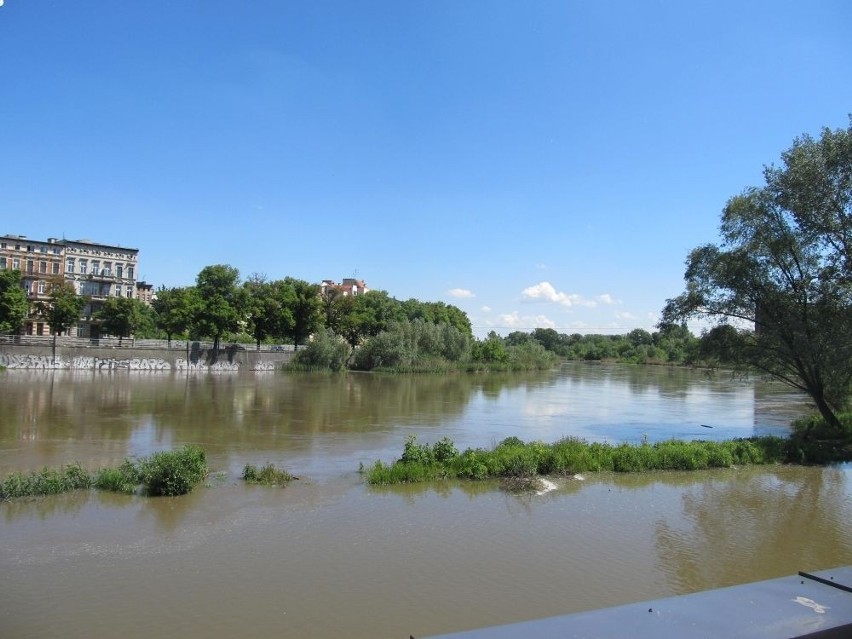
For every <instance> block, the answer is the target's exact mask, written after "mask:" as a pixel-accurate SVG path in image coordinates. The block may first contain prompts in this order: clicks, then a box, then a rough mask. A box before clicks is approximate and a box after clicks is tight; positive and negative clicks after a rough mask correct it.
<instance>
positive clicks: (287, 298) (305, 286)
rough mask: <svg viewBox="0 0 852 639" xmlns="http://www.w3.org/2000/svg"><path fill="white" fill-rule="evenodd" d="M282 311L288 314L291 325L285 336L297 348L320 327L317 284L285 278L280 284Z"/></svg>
mask: <svg viewBox="0 0 852 639" xmlns="http://www.w3.org/2000/svg"><path fill="white" fill-rule="evenodd" d="M281 290H282V310H283V312H284V313H287V314H289V319H290V320H291V323H290V325H289V328H288V329H287V331H286V334H287V335H288V336H289V337H292V339H293V345H294V346H295V347H296V348H298V347H299V344H304V343H305V342H306V341H307V339H308V338H309V337H310V336H311V334H312V333H314V331H316V330H317V329H318V328H320V327H321V326H322V321H323V315H322V299H321V298H320V287H319V284H311V283H309V282H306V281H305V280H299V279H295V278H292V277H285V278H284V280H283V281H282V283H281Z"/></svg>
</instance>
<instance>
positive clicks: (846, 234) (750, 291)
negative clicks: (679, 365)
mask: <svg viewBox="0 0 852 639" xmlns="http://www.w3.org/2000/svg"><path fill="white" fill-rule="evenodd" d="M781 159H782V165H781V166H778V167H776V166H770V167H767V168H766V169H765V170H764V180H765V185H764V186H763V187H761V188H750V189H747V190H746V191H744V192H743V193H741V194H740V195H737V196H735V197H733V198H731V199H730V200H729V201H728V203H727V205H726V206H725V208H724V210H723V213H722V221H721V227H720V235H721V238H722V242H721V244H719V245H713V244H708V245H705V246H701V247H698V248H696V249H694V250H693V251H692V252H691V253H690V254H689V257H688V258H687V266H686V273H685V280H686V290H685V291H684V292H683V293H682V294H681V295H680V296H678V297H676V298H674V299H671V300H668V302H667V304H666V307H665V309H664V311H663V324H662V325H666V324H670V323H674V322H680V321H683V320H685V319H687V318H691V317H703V318H709V319H711V320H716V321H717V322H720V323H726V322H731V321H734V322H735V323H736V322H739V324H738V325H737V326H738V330H736V331H734V332H731V331H730V330H727V331H725V332H724V333H722V332H720V333H718V334H717V335H716V336H715V337H716V338H717V339H716V340H715V341H714V342H713V343H710V344H708V345H706V347H707V348H712V347H713V345H714V344H716V345H718V346H719V347H720V348H724V349H726V351H727V352H729V353H730V352H735V353H737V357H738V358H739V359H740V361H742V362H743V363H746V364H748V365H751V366H754V367H756V368H758V369H760V370H762V371H765V372H766V373H768V374H770V375H772V376H773V377H775V378H777V379H779V380H781V381H783V382H785V383H787V384H789V385H790V386H793V387H795V388H798V389H800V390H802V391H804V392H806V393H807V394H808V395H809V396H810V397H811V398H812V399H813V401H814V403H815V404H816V407H817V409H818V410H819V412H820V413H821V414H822V416H823V417H824V418H825V419H826V421H827V422H828V423H830V424H834V425H836V424H839V421H838V418H837V413H838V412H839V411H842V410H843V409H845V408H846V407H847V406H848V403H849V398H850V392H851V391H852V365H850V362H852V255H850V248H852V118H850V126H849V128H847V129H838V130H829V129H824V130H823V131H822V135H821V136H820V138H819V139H814V138H811V137H810V136H807V135H805V136H802V137H800V138H797V139H796V140H795V141H794V142H793V145H792V147H790V149H788V150H787V151H785V152H784V153H783V154H782V156H781ZM743 324H748V325H749V326H753V327H754V329H753V330H751V329H746V328H742V327H741V326H742V325H743Z"/></svg>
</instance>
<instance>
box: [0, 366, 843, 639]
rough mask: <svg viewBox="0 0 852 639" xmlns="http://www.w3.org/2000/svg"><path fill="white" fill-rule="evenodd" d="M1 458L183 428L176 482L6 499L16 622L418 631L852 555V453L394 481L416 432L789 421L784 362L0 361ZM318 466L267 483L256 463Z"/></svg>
mask: <svg viewBox="0 0 852 639" xmlns="http://www.w3.org/2000/svg"><path fill="white" fill-rule="evenodd" d="M0 391H1V392H2V396H0V397H2V399H0V475H2V476H5V475H6V474H8V473H9V472H12V471H14V470H31V469H38V468H41V467H42V466H45V465H51V466H53V465H60V464H64V463H69V462H73V461H79V462H81V463H83V464H84V465H85V466H87V467H90V468H95V467H98V466H106V465H114V464H118V463H119V462H121V461H122V460H123V459H124V458H125V457H132V456H144V455H148V454H150V453H151V452H154V451H156V450H163V449H169V448H173V447H176V446H180V445H182V444H184V443H196V444H199V445H201V446H203V447H204V448H205V450H206V451H207V453H208V461H209V464H210V466H211V469H212V471H213V473H212V474H211V477H210V480H209V481H208V483H207V485H206V486H204V487H200V488H198V489H196V491H194V492H193V493H192V494H190V495H187V496H184V497H179V498H158V499H149V498H144V497H140V496H125V495H114V494H108V493H98V492H91V493H74V494H68V495H60V496H56V497H48V498H39V499H33V500H27V501H19V502H6V503H0V571H2V579H0V637H24V638H25V637H58V636H62V637H72V638H73V637H113V636H119V637H123V638H126V639H131V638H135V637H151V636H160V637H187V638H190V639H192V638H199V639H201V638H204V639H214V638H219V637H222V638H224V637H233V636H238V635H243V636H266V635H272V636H278V637H332V636H338V635H341V634H342V635H344V636H348V637H356V638H358V637H364V638H366V637H371V638H373V637H408V636H409V634H413V635H415V636H425V635H430V634H439V633H447V632H453V631H461V630H467V629H471V628H477V627H482V626H488V625H495V624H503V623H510V622H514V621H521V620H525V619H533V618H539V617H543V616H549V615H557V614H564V613H570V612H578V611H582V610H589V609H595V608H601V607H606V606H612V605H617V604H622V603H628V602H633V601H642V600H646V599H653V598H658V597H664V596H669V595H674V594H683V593H688V592H694V591H698V590H703V589H708V588H717V587H722V586H728V585H733V584H738V583H745V582H749V581H756V580H762V579H769V578H774V577H779V576H784V575H788V574H793V573H795V572H796V571H798V570H809V571H811V570H821V569H828V568H833V567H836V566H841V565H848V564H852V530H850V527H849V526H848V522H849V521H852V469H850V468H849V467H848V466H838V467H829V468H801V467H771V468H738V469H728V470H718V471H708V472H697V473H652V474H647V475H611V474H589V475H587V476H586V477H585V479H584V480H578V479H563V478H555V479H554V482H555V483H556V485H557V488H556V489H555V490H553V491H551V492H548V493H546V494H543V495H535V494H521V495H518V494H512V493H508V492H505V491H503V490H501V489H500V487H499V485H498V484H496V483H491V482H483V483H463V482H462V483H442V484H433V485H418V486H401V487H392V488H373V487H369V486H366V485H364V483H363V481H362V479H361V476H360V474H359V473H358V467H359V464H361V463H363V464H365V465H366V464H369V463H372V462H373V461H375V460H376V459H382V460H384V461H392V460H393V459H394V458H396V457H398V456H399V454H400V452H401V450H402V445H403V443H404V441H405V438H406V436H407V435H408V434H411V433H413V434H416V435H417V436H418V438H419V439H420V440H421V441H423V442H430V443H431V442H434V441H436V440H437V439H440V438H441V437H443V436H449V437H450V438H451V439H453V440H454V441H455V442H456V445H457V446H458V447H459V448H460V449H463V448H465V447H467V446H475V447H488V446H490V445H492V444H494V443H496V442H498V441H500V440H501V439H503V438H505V437H508V436H517V437H520V438H522V439H524V440H531V439H541V440H544V441H554V440H556V439H558V438H560V437H563V436H579V437H583V438H586V439H589V440H595V441H609V442H613V443H617V442H622V441H630V442H637V441H641V440H642V439H648V440H650V441H657V440H661V439H668V438H671V437H678V438H701V439H725V438H730V437H746V436H750V435H753V434H781V435H783V434H785V433H786V432H787V428H788V424H789V422H790V420H791V419H793V418H794V417H796V416H798V415H802V414H806V413H807V412H808V411H809V408H808V405H807V403H806V402H805V401H804V399H803V398H802V397H801V396H799V395H797V394H795V393H793V392H791V391H789V390H787V389H785V388H784V387H782V386H778V385H775V384H771V383H767V382H764V381H762V380H757V379H735V378H732V377H731V376H730V375H729V374H720V373H717V374H715V375H707V374H705V373H702V372H697V371H689V370H685V369H668V368H653V367H651V368H648V367H628V366H616V365H601V364H576V365H569V366H566V367H564V368H562V369H560V370H558V371H552V372H548V373H537V374H524V375H451V376H389V377H385V376H378V375H368V374H348V375H339V376H311V375H285V374H274V373H270V374H196V373H193V374H190V375H185V374H182V375H176V374H168V373H159V374H157V373H142V374H139V373H92V372H68V371H65V372H63V371H57V372H50V371H46V372H41V371H38V372H37V371H29V372H28V371H7V372H5V373H3V374H2V376H0ZM267 462H272V463H275V464H276V465H279V466H281V467H284V468H286V469H288V470H289V471H290V472H292V473H294V474H296V475H298V476H299V478H300V479H299V480H298V481H294V482H292V483H291V485H290V486H288V487H287V488H283V489H282V488H265V487H255V486H246V485H244V484H243V482H242V481H241V480H240V479H239V474H240V472H241V470H242V467H243V465H244V464H246V463H253V464H258V465H260V464H264V463H267Z"/></svg>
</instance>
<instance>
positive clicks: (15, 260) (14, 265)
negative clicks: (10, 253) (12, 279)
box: [12, 257, 21, 271]
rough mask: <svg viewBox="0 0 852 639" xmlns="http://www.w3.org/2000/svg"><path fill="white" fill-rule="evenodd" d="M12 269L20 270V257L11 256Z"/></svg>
mask: <svg viewBox="0 0 852 639" xmlns="http://www.w3.org/2000/svg"><path fill="white" fill-rule="evenodd" d="M12 270H15V271H20V270H21V260H20V258H17V257H13V258H12Z"/></svg>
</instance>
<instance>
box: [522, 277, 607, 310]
mask: <svg viewBox="0 0 852 639" xmlns="http://www.w3.org/2000/svg"><path fill="white" fill-rule="evenodd" d="M521 295H523V297H524V299H526V300H530V301H533V302H551V303H554V304H561V305H562V306H565V307H567V308H571V307H572V306H588V307H590V308H591V307H593V306H597V305H598V303H597V302H596V301H594V300H587V299H585V298H583V297H582V296H580V295H577V294H576V293H562V292H558V291H557V290H556V289H555V288H553V284H551V283H550V282H539V283H538V284H536V285H535V286H530V287H527V288H525V289H524V290H523V292H522V293H521Z"/></svg>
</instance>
